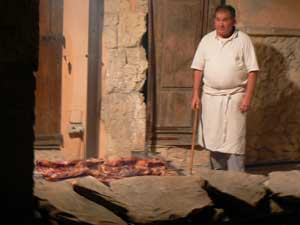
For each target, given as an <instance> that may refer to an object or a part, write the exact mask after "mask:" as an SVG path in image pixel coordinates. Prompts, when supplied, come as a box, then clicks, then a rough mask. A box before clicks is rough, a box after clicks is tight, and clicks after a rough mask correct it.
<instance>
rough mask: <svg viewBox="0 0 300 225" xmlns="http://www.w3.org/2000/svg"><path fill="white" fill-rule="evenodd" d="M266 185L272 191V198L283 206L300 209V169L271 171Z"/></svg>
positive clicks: (284, 207) (289, 208)
mask: <svg viewBox="0 0 300 225" xmlns="http://www.w3.org/2000/svg"><path fill="white" fill-rule="evenodd" d="M265 186H266V187H267V188H268V189H269V190H270V191H271V192H272V199H273V200H274V202H275V203H276V204H277V205H279V206H280V207H281V208H283V209H286V210H299V208H300V171H299V170H291V171H276V172H271V173H269V180H267V181H266V182H265Z"/></svg>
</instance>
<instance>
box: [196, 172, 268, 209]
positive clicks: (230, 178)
mask: <svg viewBox="0 0 300 225" xmlns="http://www.w3.org/2000/svg"><path fill="white" fill-rule="evenodd" d="M198 175H199V176H200V177H203V178H204V179H205V180H207V182H208V186H209V187H211V188H213V190H216V191H218V192H219V193H224V194H226V195H228V196H232V197H233V198H235V199H237V200H239V201H242V202H244V203H245V204H247V205H249V206H252V207H256V206H257V205H258V204H259V203H260V201H261V200H262V199H263V198H264V197H265V196H266V194H267V190H266V189H265V186H264V182H265V181H266V180H267V179H268V178H267V177H266V176H264V175H254V174H248V173H243V172H235V171H221V170H211V169H206V168H202V169H200V170H199V174H198Z"/></svg>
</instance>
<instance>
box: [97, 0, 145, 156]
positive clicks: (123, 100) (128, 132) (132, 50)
mask: <svg viewBox="0 0 300 225" xmlns="http://www.w3.org/2000/svg"><path fill="white" fill-rule="evenodd" d="M147 4H148V1H147V0H105V1H104V27H103V32H102V41H103V42H102V62H103V66H102V71H101V76H102V77H101V78H102V96H101V100H102V107H101V121H100V122H99V123H100V135H101V137H100V156H102V157H117V156H129V155H130V154H131V151H132V150H144V147H145V130H146V129H145V126H146V107H145V103H144V96H143V94H142V93H140V91H141V89H142V87H143V84H144V81H145V76H146V70H147V61H146V52H145V49H144V48H143V47H142V46H141V40H142V37H143V35H144V34H145V32H146V14H147V11H148V7H147V6H148V5H147Z"/></svg>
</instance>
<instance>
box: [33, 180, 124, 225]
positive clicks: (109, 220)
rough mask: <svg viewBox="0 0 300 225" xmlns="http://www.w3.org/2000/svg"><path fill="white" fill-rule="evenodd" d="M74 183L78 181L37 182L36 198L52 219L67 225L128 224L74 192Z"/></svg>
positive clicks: (35, 188)
mask: <svg viewBox="0 0 300 225" xmlns="http://www.w3.org/2000/svg"><path fill="white" fill-rule="evenodd" d="M79 180H80V179H79ZM74 181H76V179H70V180H65V181H57V182H49V181H46V180H44V179H36V180H35V187H34V196H36V197H37V198H38V199H40V200H41V201H40V202H41V207H43V208H44V209H46V210H48V213H49V215H50V217H51V219H53V220H56V221H64V222H65V223H66V222H67V221H68V222H69V223H70V224H71V223H72V224H83V223H84V224H93V225H114V224H115V225H126V224H127V223H126V222H125V221H123V220H122V219H121V218H120V217H118V216H117V215H115V214H114V213H113V212H111V211H109V210H108V209H107V208H105V207H103V206H101V205H99V204H96V203H94V202H92V201H90V200H88V199H86V198H85V197H82V196H80V195H79V194H77V193H76V192H75V191H73V187H72V184H71V182H74ZM69 223H68V224H69Z"/></svg>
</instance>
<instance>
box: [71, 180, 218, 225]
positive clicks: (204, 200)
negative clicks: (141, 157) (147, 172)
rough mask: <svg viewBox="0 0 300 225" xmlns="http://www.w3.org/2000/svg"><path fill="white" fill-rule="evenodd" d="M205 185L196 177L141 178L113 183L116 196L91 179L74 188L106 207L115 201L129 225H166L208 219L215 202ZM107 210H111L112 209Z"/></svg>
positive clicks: (112, 187) (75, 185)
mask: <svg viewBox="0 0 300 225" xmlns="http://www.w3.org/2000/svg"><path fill="white" fill-rule="evenodd" d="M204 184H205V182H204V180H203V179H202V178H200V177H193V176H190V177H184V176H163V177H160V176H141V177H130V178H124V179H120V180H116V181H113V182H111V184H110V191H111V192H112V193H109V191H108V189H106V188H105V187H103V185H102V184H101V183H99V182H97V181H96V180H95V182H92V180H91V179H89V180H84V179H81V180H79V181H78V182H76V183H75V184H74V189H75V190H76V191H77V192H81V194H83V195H85V196H87V190H90V195H89V199H95V201H97V202H101V201H102V203H103V202H104V204H106V203H107V202H106V200H107V199H113V203H114V204H115V205H116V206H117V207H119V208H121V209H123V212H121V214H120V216H121V217H123V218H124V215H123V213H124V212H125V213H126V215H127V219H128V222H132V223H134V224H160V223H165V224H166V223H168V222H170V223H171V222H174V221H176V220H182V219H184V218H187V217H189V216H195V215H197V216H198V218H201V216H200V215H201V213H203V214H206V215H205V216H207V210H208V209H212V201H211V199H210V198H209V196H208V195H207V193H206V191H205V190H203V188H202V187H203V186H204ZM83 190H84V191H83ZM108 195H110V196H109V197H107V196H108ZM92 196H94V197H92ZM96 199H98V200H96ZM99 199H100V200H99ZM101 199H102V200H101ZM105 207H109V208H110V209H111V207H112V206H107V205H105ZM124 208H126V210H127V212H126V210H124ZM111 210H116V208H113V209H111ZM203 216H204V215H203Z"/></svg>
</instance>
